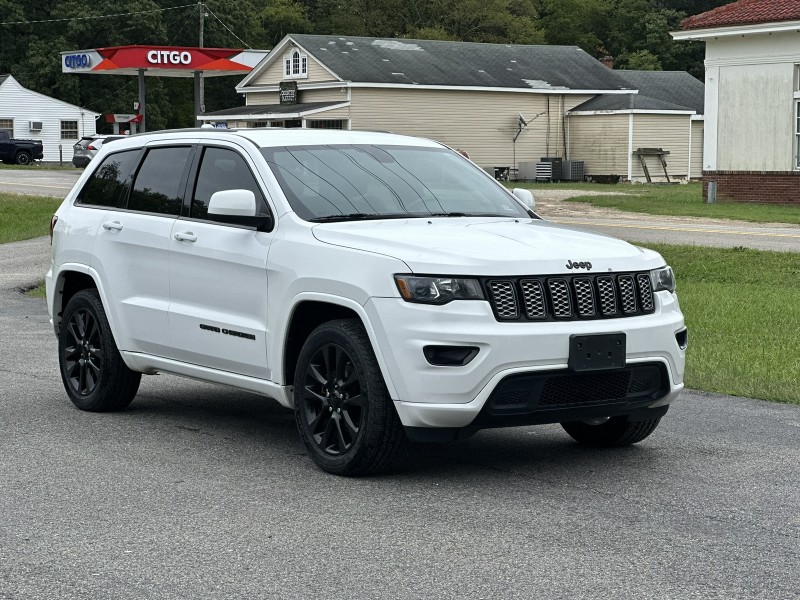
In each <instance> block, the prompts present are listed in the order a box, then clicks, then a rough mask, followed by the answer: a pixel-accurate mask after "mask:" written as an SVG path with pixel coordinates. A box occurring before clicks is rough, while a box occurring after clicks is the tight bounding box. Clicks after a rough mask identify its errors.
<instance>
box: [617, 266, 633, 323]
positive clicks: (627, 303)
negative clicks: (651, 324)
mask: <svg viewBox="0 0 800 600" xmlns="http://www.w3.org/2000/svg"><path fill="white" fill-rule="evenodd" d="M617 282H618V283H619V294H620V296H621V298H622V312H624V313H625V314H631V313H635V312H636V289H635V288H634V285H633V277H631V276H630V275H620V276H619V277H618V278H617Z"/></svg>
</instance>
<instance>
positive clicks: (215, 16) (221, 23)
mask: <svg viewBox="0 0 800 600" xmlns="http://www.w3.org/2000/svg"><path fill="white" fill-rule="evenodd" d="M205 6H206V10H207V11H208V12H210V13H211V16H212V17H214V18H215V19H216V20H217V21H219V24H220V25H222V26H223V27H224V28H225V29H227V30H228V33H230V34H231V35H232V36H233V37H235V38H236V39H237V40H239V41H240V42H242V44H244V45H245V46H247V47H248V48H249V49H250V50H252V49H253V47H252V46H251V45H250V44H248V43H247V42H245V41H244V40H243V39H242V38H240V37H239V36H238V35H236V34H235V33H233V31H232V30H231V28H230V27H228V26H227V25H225V23H223V22H222V19H220V18H219V17H218V16H217V15H216V14H215V13H214V11H213V10H211V9H210V8H208V4H206V5H205Z"/></svg>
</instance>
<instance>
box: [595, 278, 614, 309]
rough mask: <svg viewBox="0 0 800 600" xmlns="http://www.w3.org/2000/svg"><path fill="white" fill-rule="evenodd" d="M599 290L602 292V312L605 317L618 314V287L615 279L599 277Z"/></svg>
mask: <svg viewBox="0 0 800 600" xmlns="http://www.w3.org/2000/svg"><path fill="white" fill-rule="evenodd" d="M597 289H598V290H599V292H600V312H602V313H603V314H604V315H615V314H617V312H618V311H617V286H615V285H614V278H613V277H598V278H597Z"/></svg>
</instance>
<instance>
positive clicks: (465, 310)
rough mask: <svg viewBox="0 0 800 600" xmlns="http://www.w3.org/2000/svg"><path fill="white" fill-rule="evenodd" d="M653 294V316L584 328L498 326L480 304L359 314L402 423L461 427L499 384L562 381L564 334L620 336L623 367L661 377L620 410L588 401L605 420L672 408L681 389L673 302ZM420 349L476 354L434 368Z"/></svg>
mask: <svg viewBox="0 0 800 600" xmlns="http://www.w3.org/2000/svg"><path fill="white" fill-rule="evenodd" d="M656 296H657V298H658V300H657V306H656V310H655V312H654V313H653V314H649V315H642V316H636V317H627V318H620V319H605V320H593V321H568V322H539V323H536V322H514V323H502V322H498V321H497V320H496V319H495V318H494V315H493V314H492V311H491V308H490V306H489V304H488V303H487V302H481V301H457V302H451V303H450V304H448V305H445V306H428V305H422V304H412V303H407V302H405V301H403V300H401V299H391V298H373V299H370V301H369V302H368V303H367V305H366V309H367V312H368V314H369V317H370V321H371V323H372V324H373V327H374V331H375V335H376V337H377V349H376V350H377V352H378V353H379V354H380V357H381V359H382V364H383V365H384V371H385V373H384V375H385V376H386V377H387V379H389V380H390V381H391V384H392V385H391V387H392V388H393V389H394V390H395V394H396V397H394V398H393V400H394V402H395V407H396V408H397V412H398V414H399V416H400V420H401V421H402V422H403V424H404V425H405V426H406V427H455V428H461V427H466V426H468V425H470V424H472V423H473V422H474V421H475V420H476V418H477V417H478V416H479V415H480V414H481V413H482V411H483V409H484V407H485V406H486V405H487V402H488V401H489V399H490V397H491V396H492V394H493V393H494V392H495V390H497V389H498V388H499V386H501V384H502V383H503V382H504V381H507V380H508V378H511V377H524V376H526V375H546V376H547V377H548V378H553V377H555V378H559V377H561V376H563V375H570V372H569V371H568V360H569V338H570V335H573V334H575V335H591V334H603V333H615V332H624V333H625V334H626V339H627V348H626V350H627V351H626V366H627V367H634V366H636V365H655V366H657V367H658V368H659V369H661V373H663V378H662V379H663V381H662V383H661V384H659V385H661V386H662V388H661V389H660V391H659V393H657V394H651V395H648V396H647V397H641V398H635V399H634V400H636V402H634V403H633V404H629V405H625V404H624V403H622V404H620V402H612V403H609V402H602V401H596V402H594V404H593V408H590V410H589V411H588V412H592V410H594V408H598V407H603V410H606V411H609V412H607V413H605V416H608V415H610V414H611V412H610V411H611V409H612V408H613V410H617V411H618V410H622V411H623V412H616V413H615V414H624V411H625V410H633V409H634V408H636V409H640V408H647V407H651V408H652V407H658V406H665V405H667V404H669V403H670V402H672V401H673V400H674V399H675V398H677V396H678V395H679V393H680V391H681V389H683V372H684V365H685V350H683V349H681V348H680V346H679V344H678V341H677V340H676V337H675V336H676V334H677V333H678V332H680V331H682V330H684V329H685V327H684V321H683V315H682V314H681V312H680V308H679V306H678V302H677V299H676V297H675V296H674V295H673V294H671V293H669V292H658V293H657V294H656ZM429 345H451V346H473V347H477V348H479V352H478V354H477V356H475V358H474V359H473V360H472V361H471V362H469V363H468V364H467V365H465V366H459V367H453V366H434V365H431V364H430V363H429V362H428V361H427V360H426V359H425V356H424V353H423V348H424V347H425V346H429ZM589 385H590V387H591V385H592V384H589ZM523 387H524V386H523ZM581 389H582V388H581V387H580V385H579V386H578V387H577V388H575V389H574V390H573V391H574V394H576V395H580V394H579V393H580V390H581ZM576 399H578V398H576ZM613 400H615V401H616V400H619V398H614V399H613ZM628 400H630V399H628ZM626 402H627V400H626ZM609 404H615V406H614V407H611V406H610V405H609ZM527 406H528V408H529V409H530V410H528V411H527V412H529V413H530V412H536V413H540V412H541V411H540V410H539V408H538V400H536V401H534V399H533V398H532V397H531V398H529V401H528V404H527ZM523 412H524V411H523ZM586 412H587V411H586V407H585V406H579V405H572V406H566V407H561V409H560V412H559V418H560V419H561V420H575V419H566V418H565V417H567V416H569V415H570V414H571V415H573V416H575V415H583V414H586ZM550 414H551V415H554V414H555V413H554V412H551V413H550ZM508 416H509V418H508V419H505V420H504V423H505V424H523V423H524V422H525V420H526V419H525V418H523V414H522V413H520V414H518V415H516V417H515V416H514V415H513V414H510V413H509V414H508ZM537 418H539V417H537ZM577 418H578V417H576V419H577ZM584 418H591V417H584ZM505 421H507V423H506V422H505ZM540 422H557V421H555V420H549V421H540ZM488 426H494V425H488Z"/></svg>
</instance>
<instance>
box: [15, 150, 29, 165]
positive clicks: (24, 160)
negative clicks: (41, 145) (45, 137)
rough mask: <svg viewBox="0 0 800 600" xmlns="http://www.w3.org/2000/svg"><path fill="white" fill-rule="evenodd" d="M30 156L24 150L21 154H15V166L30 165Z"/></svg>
mask: <svg viewBox="0 0 800 600" xmlns="http://www.w3.org/2000/svg"><path fill="white" fill-rule="evenodd" d="M31 160H32V159H31V155H30V154H29V153H28V152H25V151H24V150H23V151H22V152H18V153H17V164H18V165H29V164H31Z"/></svg>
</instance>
